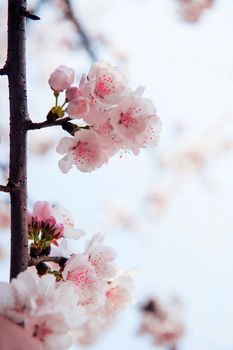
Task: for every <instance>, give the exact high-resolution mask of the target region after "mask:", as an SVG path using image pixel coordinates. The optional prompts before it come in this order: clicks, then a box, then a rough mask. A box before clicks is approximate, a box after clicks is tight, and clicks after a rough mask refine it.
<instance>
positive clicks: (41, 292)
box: [0, 201, 132, 350]
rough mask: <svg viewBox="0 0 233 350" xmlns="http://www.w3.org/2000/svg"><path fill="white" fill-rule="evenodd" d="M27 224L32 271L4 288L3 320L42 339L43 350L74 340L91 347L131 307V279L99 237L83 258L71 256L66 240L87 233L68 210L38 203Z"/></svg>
mask: <svg viewBox="0 0 233 350" xmlns="http://www.w3.org/2000/svg"><path fill="white" fill-rule="evenodd" d="M28 219H29V220H28V229H29V230H28V231H29V236H28V238H29V242H30V248H29V249H30V257H31V260H30V263H29V265H30V267H29V268H28V269H27V270H26V271H24V272H22V273H20V274H19V275H18V276H17V278H16V279H13V280H12V281H11V283H10V284H8V283H3V282H2V283H0V295H1V299H0V314H1V315H3V316H5V317H7V318H9V319H10V320H12V321H14V322H15V323H17V324H18V325H20V326H22V327H24V329H25V330H26V332H28V334H29V335H30V336H33V337H36V338H37V339H39V340H40V342H41V347H42V349H43V350H55V349H56V350H63V349H64V350H65V349H67V348H68V347H69V346H70V345H71V343H72V339H76V341H78V342H80V343H82V344H84V343H87V342H91V340H92V339H93V340H94V339H96V337H97V336H98V335H99V334H100V333H101V332H102V331H103V330H104V329H105V328H106V327H107V326H108V325H109V324H111V323H112V322H113V320H114V319H115V317H116V316H117V314H118V313H119V312H120V311H121V310H122V309H123V308H124V307H125V306H126V304H128V303H129V302H130V301H131V288H132V278H131V276H130V275H129V274H126V273H125V274H122V275H119V274H118V272H117V267H116V264H115V259H116V253H115V251H114V250H113V249H112V248H111V247H109V246H107V245H105V244H104V237H103V236H102V235H101V234H95V235H94V236H93V238H92V239H91V240H89V241H88V242H87V244H86V247H85V249H84V251H83V252H81V253H80V252H78V253H77V252H76V253H75V254H74V253H72V254H70V253H69V250H68V248H66V244H65V242H66V239H67V238H69V239H78V238H80V237H81V236H82V235H83V232H82V231H81V230H80V229H76V228H75V225H74V221H73V219H72V217H71V216H70V214H69V212H68V211H67V210H64V209H63V208H60V207H58V206H55V207H52V206H51V205H50V204H49V203H48V202H40V201H38V202H36V203H35V205H34V208H33V211H32V213H28ZM53 248H55V250H54V249H53ZM59 250H60V252H62V255H60V256H54V252H55V251H59Z"/></svg>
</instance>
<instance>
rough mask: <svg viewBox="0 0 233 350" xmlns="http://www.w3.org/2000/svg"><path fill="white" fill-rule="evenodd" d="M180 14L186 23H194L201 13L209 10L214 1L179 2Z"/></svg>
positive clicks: (189, 0)
mask: <svg viewBox="0 0 233 350" xmlns="http://www.w3.org/2000/svg"><path fill="white" fill-rule="evenodd" d="M179 1H180V6H181V14H182V16H183V18H184V19H185V20H186V21H190V22H195V21H197V20H198V19H199V18H200V16H201V15H202V13H203V11H205V10H206V9H208V8H210V7H211V6H212V5H213V3H214V0H179Z"/></svg>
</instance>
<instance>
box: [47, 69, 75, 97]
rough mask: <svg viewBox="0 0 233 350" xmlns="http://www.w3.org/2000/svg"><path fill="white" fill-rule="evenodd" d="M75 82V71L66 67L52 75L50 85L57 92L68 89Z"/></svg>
mask: <svg viewBox="0 0 233 350" xmlns="http://www.w3.org/2000/svg"><path fill="white" fill-rule="evenodd" d="M73 81H74V70H73V69H72V68H69V67H66V66H59V67H58V68H57V69H55V71H54V72H53V73H52V74H51V75H50V78H49V85H50V87H51V89H52V90H54V91H55V92H62V91H64V90H66V89H68V88H69V87H70V86H71V85H72V83H73Z"/></svg>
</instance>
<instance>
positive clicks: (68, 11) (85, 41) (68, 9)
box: [62, 0, 97, 61]
mask: <svg viewBox="0 0 233 350" xmlns="http://www.w3.org/2000/svg"><path fill="white" fill-rule="evenodd" d="M62 2H63V4H64V5H65V10H64V12H65V17H66V18H67V19H68V20H69V21H71V22H72V23H73V25H74V27H75V28H76V30H77V32H78V33H79V35H80V38H81V41H82V45H83V47H84V48H85V50H86V51H87V53H88V54H89V56H90V58H91V60H92V61H96V60H97V57H96V54H95V52H94V50H93V49H92V45H91V41H90V39H89V37H88V35H87V34H86V32H85V30H84V29H83V26H82V25H81V23H80V21H79V20H78V19H77V17H75V15H74V11H73V8H72V5H71V2H70V0H62Z"/></svg>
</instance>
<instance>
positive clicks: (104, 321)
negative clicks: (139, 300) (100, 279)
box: [74, 273, 133, 345]
mask: <svg viewBox="0 0 233 350" xmlns="http://www.w3.org/2000/svg"><path fill="white" fill-rule="evenodd" d="M132 287H133V280H132V277H131V276H130V274H129V273H124V274H122V275H119V276H117V277H115V278H114V279H113V280H112V281H109V283H108V288H107V290H106V294H105V295H106V303H105V305H104V306H102V307H100V308H99V309H97V310H95V311H94V312H92V313H91V315H90V317H89V318H88V320H87V321H86V322H85V323H84V324H83V326H82V327H80V329H78V331H77V332H74V336H75V338H76V339H77V342H78V343H79V344H81V345H90V344H92V343H94V342H95V341H96V340H97V339H98V337H99V336H100V335H101V334H102V333H103V332H104V331H105V330H106V329H108V328H109V327H110V326H111V325H112V324H113V323H114V321H115V320H116V318H117V316H118V314H119V313H120V312H122V311H123V310H124V309H125V307H126V306H127V305H128V304H129V303H131V302H132V295H131V294H132Z"/></svg>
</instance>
